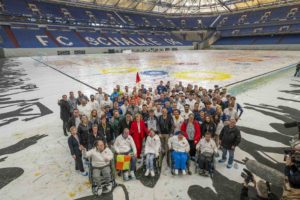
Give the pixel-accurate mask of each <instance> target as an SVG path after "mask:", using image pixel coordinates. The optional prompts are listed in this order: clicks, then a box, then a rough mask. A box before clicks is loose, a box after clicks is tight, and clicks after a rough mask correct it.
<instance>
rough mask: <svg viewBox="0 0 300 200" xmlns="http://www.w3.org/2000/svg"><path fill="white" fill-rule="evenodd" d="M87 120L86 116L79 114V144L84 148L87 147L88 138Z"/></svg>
mask: <svg viewBox="0 0 300 200" xmlns="http://www.w3.org/2000/svg"><path fill="white" fill-rule="evenodd" d="M89 129H90V128H89V121H88V118H87V116H85V115H82V116H81V123H80V124H79V126H78V135H79V138H80V144H81V145H82V146H84V148H86V149H88V138H89Z"/></svg>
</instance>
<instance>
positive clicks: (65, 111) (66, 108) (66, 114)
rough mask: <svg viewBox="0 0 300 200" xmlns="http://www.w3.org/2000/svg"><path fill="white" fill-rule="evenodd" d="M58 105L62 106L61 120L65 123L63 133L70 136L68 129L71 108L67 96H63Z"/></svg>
mask: <svg viewBox="0 0 300 200" xmlns="http://www.w3.org/2000/svg"><path fill="white" fill-rule="evenodd" d="M58 105H59V106H60V119H61V120H62V121H63V131H64V135H65V136H68V134H67V128H68V121H69V119H70V115H71V113H70V111H71V106H70V104H69V103H68V97H67V95H63V96H62V99H61V100H58Z"/></svg>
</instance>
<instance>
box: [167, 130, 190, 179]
mask: <svg viewBox="0 0 300 200" xmlns="http://www.w3.org/2000/svg"><path fill="white" fill-rule="evenodd" d="M168 146H169V149H170V150H171V152H172V153H171V158H172V169H174V173H175V175H178V172H179V170H181V172H182V174H183V175H186V168H187V166H186V163H187V159H188V153H189V151H190V145H189V142H188V141H187V139H186V138H185V137H184V132H183V131H177V132H176V133H175V135H174V136H172V137H171V138H170V139H169V140H168Z"/></svg>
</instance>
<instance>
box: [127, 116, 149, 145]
mask: <svg viewBox="0 0 300 200" xmlns="http://www.w3.org/2000/svg"><path fill="white" fill-rule="evenodd" d="M140 126H141V127H140V134H139V133H138V130H139V129H138V125H137V121H135V120H134V121H133V122H132V123H131V126H130V135H131V136H132V138H133V140H134V141H139V140H141V141H143V139H144V138H145V136H146V134H148V129H147V127H146V124H145V122H144V121H143V120H141V121H140Z"/></svg>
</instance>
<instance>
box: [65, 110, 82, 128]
mask: <svg viewBox="0 0 300 200" xmlns="http://www.w3.org/2000/svg"><path fill="white" fill-rule="evenodd" d="M80 122H81V120H80V115H79V110H78V109H77V108H75V109H74V110H73V116H72V117H71V118H70V119H69V121H68V130H70V128H71V126H75V127H76V128H78V126H79V124H80Z"/></svg>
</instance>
